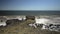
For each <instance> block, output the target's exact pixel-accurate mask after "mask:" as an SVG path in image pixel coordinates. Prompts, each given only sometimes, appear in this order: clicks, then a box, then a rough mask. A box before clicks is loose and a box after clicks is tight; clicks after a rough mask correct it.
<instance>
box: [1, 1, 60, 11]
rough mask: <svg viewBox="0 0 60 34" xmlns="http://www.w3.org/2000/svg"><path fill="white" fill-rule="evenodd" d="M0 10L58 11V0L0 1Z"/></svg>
mask: <svg viewBox="0 0 60 34" xmlns="http://www.w3.org/2000/svg"><path fill="white" fill-rule="evenodd" d="M0 10H60V0H0Z"/></svg>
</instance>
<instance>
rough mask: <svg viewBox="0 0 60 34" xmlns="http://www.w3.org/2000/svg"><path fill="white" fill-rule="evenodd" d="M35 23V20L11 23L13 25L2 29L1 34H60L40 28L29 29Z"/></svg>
mask: <svg viewBox="0 0 60 34" xmlns="http://www.w3.org/2000/svg"><path fill="white" fill-rule="evenodd" d="M33 22H34V20H27V21H22V22H20V21H17V22H15V21H14V22H11V23H13V24H11V25H9V26H6V27H0V34H60V32H54V31H49V30H41V28H40V27H38V28H34V27H29V26H28V24H29V23H33Z"/></svg>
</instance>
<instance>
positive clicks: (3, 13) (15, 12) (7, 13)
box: [0, 10, 60, 15]
mask: <svg viewBox="0 0 60 34" xmlns="http://www.w3.org/2000/svg"><path fill="white" fill-rule="evenodd" d="M0 15H60V11H17V10H16V11H15V10H14V11H11V10H10V11H9V10H8V11H4V10H3V11H0Z"/></svg>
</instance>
